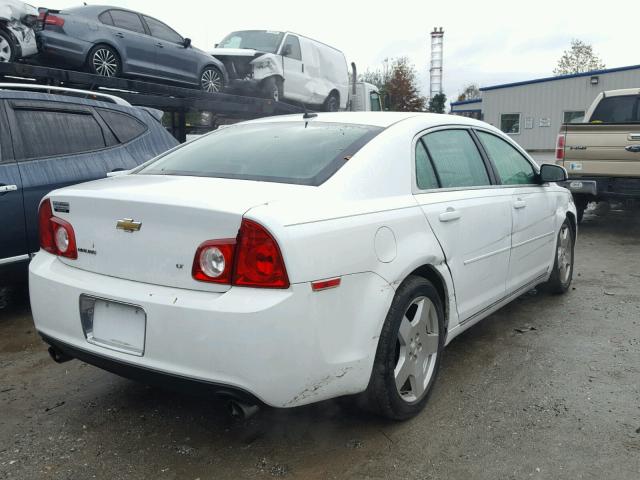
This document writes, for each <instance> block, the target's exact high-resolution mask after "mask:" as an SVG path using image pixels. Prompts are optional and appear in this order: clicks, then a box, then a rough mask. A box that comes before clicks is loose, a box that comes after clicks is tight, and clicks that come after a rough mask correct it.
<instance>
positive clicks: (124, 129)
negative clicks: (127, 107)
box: [97, 108, 147, 143]
mask: <svg viewBox="0 0 640 480" xmlns="http://www.w3.org/2000/svg"><path fill="white" fill-rule="evenodd" d="M97 110H98V113H99V114H100V116H101V117H102V119H103V120H104V122H105V123H106V124H107V125H108V126H109V128H110V129H111V131H112V132H113V133H114V135H115V136H116V137H117V138H118V141H119V142H120V143H126V142H128V141H130V140H133V139H134V138H136V137H139V136H140V135H142V134H143V133H144V132H146V131H147V126H146V125H145V124H144V123H142V122H141V121H140V120H138V119H137V118H134V117H132V116H131V115H127V114H126V113H121V112H115V111H113V110H106V109H103V108H98V109H97Z"/></svg>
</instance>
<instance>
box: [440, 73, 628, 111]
mask: <svg viewBox="0 0 640 480" xmlns="http://www.w3.org/2000/svg"><path fill="white" fill-rule="evenodd" d="M637 69H640V65H629V66H627V67H617V68H606V69H603V70H591V71H590V72H582V73H571V74H568V75H557V76H555V77H544V78H536V79H534V80H526V81H523V82H514V83H504V84H502V85H492V86H490V87H482V88H481V89H480V91H481V92H485V91H487V90H497V89H499V88H510V87H520V86H523V85H531V84H534V83H544V82H553V81H555V80H567V79H569V78H576V77H592V76H594V75H604V74H607V73H614V72H624V71H626V70H637ZM452 105H453V103H452Z"/></svg>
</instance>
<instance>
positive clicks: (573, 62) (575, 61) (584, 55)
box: [553, 38, 605, 75]
mask: <svg viewBox="0 0 640 480" xmlns="http://www.w3.org/2000/svg"><path fill="white" fill-rule="evenodd" d="M603 68H605V64H604V62H603V61H602V59H600V57H598V56H597V55H596V54H595V53H594V51H593V47H592V46H591V45H589V44H587V43H584V42H583V41H581V40H577V39H575V38H574V39H573V40H571V46H570V47H569V49H567V50H565V51H564V53H563V54H562V56H561V57H560V60H558V65H557V66H556V68H555V70H554V71H553V74H554V75H568V74H572V73H582V72H590V71H592V70H602V69H603Z"/></svg>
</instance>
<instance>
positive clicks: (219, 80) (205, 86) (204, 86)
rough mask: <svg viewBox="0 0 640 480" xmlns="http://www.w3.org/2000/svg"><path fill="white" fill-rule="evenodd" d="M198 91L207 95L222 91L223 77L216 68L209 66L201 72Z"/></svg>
mask: <svg viewBox="0 0 640 480" xmlns="http://www.w3.org/2000/svg"><path fill="white" fill-rule="evenodd" d="M200 89H201V90H202V91H204V92H208V93H218V92H221V91H222V90H223V89H224V75H223V74H222V72H221V71H220V69H219V68H218V67H214V66H213V65H209V66H208V67H205V68H204V70H202V73H201V74H200Z"/></svg>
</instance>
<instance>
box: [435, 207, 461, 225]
mask: <svg viewBox="0 0 640 480" xmlns="http://www.w3.org/2000/svg"><path fill="white" fill-rule="evenodd" d="M461 216H462V214H461V213H460V212H459V211H458V210H456V209H455V208H451V207H449V208H447V211H446V212H443V213H441V214H440V221H441V222H452V221H454V220H458V219H459V218H460V217H461Z"/></svg>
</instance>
